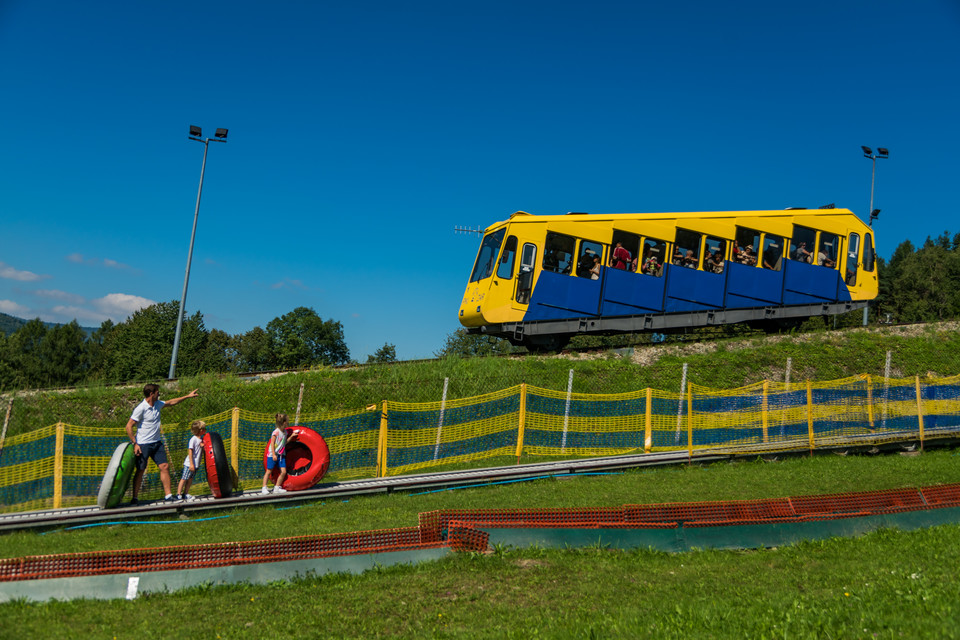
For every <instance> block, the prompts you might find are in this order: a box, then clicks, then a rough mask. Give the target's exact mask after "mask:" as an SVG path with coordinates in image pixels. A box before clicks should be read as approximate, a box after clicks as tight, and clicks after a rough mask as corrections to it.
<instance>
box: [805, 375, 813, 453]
mask: <svg viewBox="0 0 960 640" xmlns="http://www.w3.org/2000/svg"><path fill="white" fill-rule="evenodd" d="M807 434H808V435H809V438H810V455H811V456H812V455H813V447H814V439H813V383H812V382H810V381H809V380H807Z"/></svg>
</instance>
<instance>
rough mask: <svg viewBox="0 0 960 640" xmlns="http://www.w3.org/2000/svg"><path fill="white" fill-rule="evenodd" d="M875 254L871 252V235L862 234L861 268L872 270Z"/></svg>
mask: <svg viewBox="0 0 960 640" xmlns="http://www.w3.org/2000/svg"><path fill="white" fill-rule="evenodd" d="M875 258H876V254H875V253H874V252H873V236H872V235H870V234H869V233H868V234H866V235H864V236H863V270H864V271H867V272H871V273H872V272H873V263H874V259H875Z"/></svg>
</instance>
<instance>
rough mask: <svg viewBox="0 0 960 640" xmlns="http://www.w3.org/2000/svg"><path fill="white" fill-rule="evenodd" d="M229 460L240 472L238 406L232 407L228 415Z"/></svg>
mask: <svg viewBox="0 0 960 640" xmlns="http://www.w3.org/2000/svg"><path fill="white" fill-rule="evenodd" d="M230 462H232V463H233V468H234V469H236V470H237V472H238V473H239V472H240V407H234V408H233V412H232V413H231V415H230Z"/></svg>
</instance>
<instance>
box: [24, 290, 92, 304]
mask: <svg viewBox="0 0 960 640" xmlns="http://www.w3.org/2000/svg"><path fill="white" fill-rule="evenodd" d="M33 295H35V296H38V297H40V298H49V299H51V300H62V301H63V302H66V303H69V304H83V303H85V302H86V301H87V300H86V298H84V297H83V296H78V295H77V294H75V293H67V292H66V291H59V290H57V289H38V290H37V291H34V292H33Z"/></svg>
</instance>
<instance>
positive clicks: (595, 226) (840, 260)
mask: <svg viewBox="0 0 960 640" xmlns="http://www.w3.org/2000/svg"><path fill="white" fill-rule="evenodd" d="M874 246H875V244H874V238H873V229H872V228H871V227H868V226H867V225H866V224H864V223H863V222H862V221H861V220H860V219H859V218H858V217H857V216H856V215H855V214H854V213H853V212H852V211H850V210H848V209H785V210H777V211H722V212H690V213H614V214H586V213H569V214H567V215H546V216H541V215H532V214H529V213H526V212H523V211H518V212H516V213H514V214H513V215H511V216H510V218H509V219H508V220H504V221H502V222H497V223H495V224H493V225H491V226H490V227H488V228H487V229H486V231H485V232H484V237H483V241H482V242H481V244H480V250H479V252H478V254H477V259H476V262H475V263H474V267H473V271H472V273H471V274H470V279H469V282H468V283H467V288H466V291H465V292H464V295H463V301H462V303H461V304H460V315H459V318H460V322H461V324H462V325H463V326H465V327H467V330H468V331H470V332H471V333H483V334H487V335H495V336H499V337H504V338H507V339H509V340H510V341H511V342H513V343H514V344H523V345H526V346H528V347H531V348H535V349H536V348H547V349H555V348H559V347H561V346H563V344H565V343H566V341H567V340H568V339H569V337H570V336H572V335H575V334H578V333H600V334H612V333H628V332H629V333H633V332H643V331H663V332H667V331H673V330H680V329H685V328H690V327H702V326H713V325H722V324H732V323H739V322H746V323H750V324H753V325H757V326H765V327H770V328H773V327H789V326H794V325H797V324H799V323H800V322H802V321H803V320H805V319H807V318H809V317H811V316H816V315H834V314H840V313H845V312H847V311H851V310H854V309H860V308H863V307H865V306H866V305H867V304H868V302H869V301H870V300H872V299H874V298H875V297H876V295H877V272H876V257H875V252H874Z"/></svg>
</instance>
